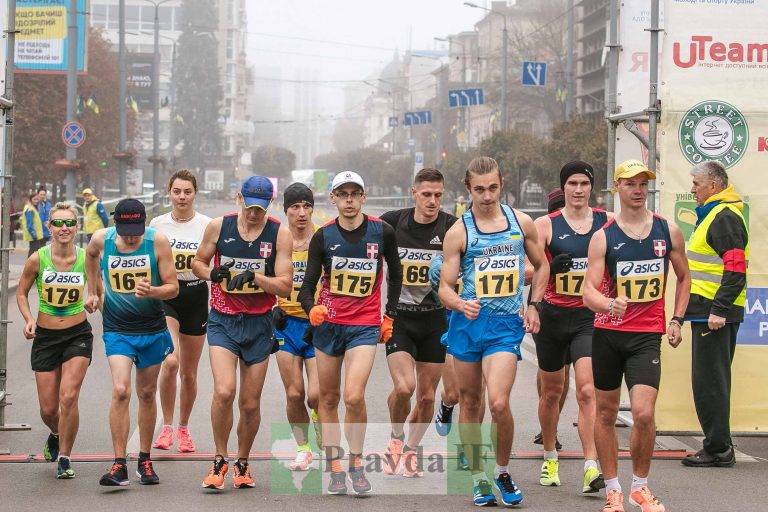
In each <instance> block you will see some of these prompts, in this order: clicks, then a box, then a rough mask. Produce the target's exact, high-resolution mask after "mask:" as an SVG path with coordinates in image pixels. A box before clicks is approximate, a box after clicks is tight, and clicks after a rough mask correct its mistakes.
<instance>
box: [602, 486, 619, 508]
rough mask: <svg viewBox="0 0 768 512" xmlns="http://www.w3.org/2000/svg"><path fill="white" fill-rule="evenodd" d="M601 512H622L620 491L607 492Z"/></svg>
mask: <svg viewBox="0 0 768 512" xmlns="http://www.w3.org/2000/svg"><path fill="white" fill-rule="evenodd" d="M602 512H624V495H623V494H622V493H621V491H616V490H613V491H607V492H606V493H605V505H603V508H602Z"/></svg>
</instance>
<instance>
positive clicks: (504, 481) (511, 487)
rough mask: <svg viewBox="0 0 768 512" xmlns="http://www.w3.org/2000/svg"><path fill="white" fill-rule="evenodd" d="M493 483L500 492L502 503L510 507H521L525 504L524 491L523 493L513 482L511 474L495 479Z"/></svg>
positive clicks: (503, 474) (501, 475)
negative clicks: (520, 505)
mask: <svg viewBox="0 0 768 512" xmlns="http://www.w3.org/2000/svg"><path fill="white" fill-rule="evenodd" d="M493 483H494V484H495V485H496V488H497V489H498V490H499V495H500V496H501V502H502V503H503V504H504V505H506V506H508V507H511V506H514V505H519V504H520V503H522V502H523V491H521V490H520V489H519V488H518V487H517V486H516V485H515V482H513V481H512V477H510V476H509V473H502V474H500V475H499V476H498V477H496V478H494V479H493Z"/></svg>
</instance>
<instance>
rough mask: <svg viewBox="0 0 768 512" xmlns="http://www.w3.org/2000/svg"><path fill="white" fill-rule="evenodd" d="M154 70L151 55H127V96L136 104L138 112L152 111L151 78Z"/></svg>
mask: <svg viewBox="0 0 768 512" xmlns="http://www.w3.org/2000/svg"><path fill="white" fill-rule="evenodd" d="M154 68H155V55H154V54H153V53H131V54H129V55H128V70H127V73H126V80H127V81H128V96H129V97H130V98H132V99H133V101H135V102H136V107H137V109H138V110H141V111H146V110H152V77H153V76H155V75H154Z"/></svg>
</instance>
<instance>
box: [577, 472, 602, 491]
mask: <svg viewBox="0 0 768 512" xmlns="http://www.w3.org/2000/svg"><path fill="white" fill-rule="evenodd" d="M601 489H605V479H604V478H603V475H600V476H598V477H597V478H595V479H594V480H592V481H591V482H589V488H588V489H582V490H581V492H582V493H584V494H592V493H595V492H600V490H601Z"/></svg>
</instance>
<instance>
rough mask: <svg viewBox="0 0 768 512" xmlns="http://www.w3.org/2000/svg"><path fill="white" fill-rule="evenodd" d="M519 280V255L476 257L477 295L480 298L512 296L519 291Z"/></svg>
mask: <svg viewBox="0 0 768 512" xmlns="http://www.w3.org/2000/svg"><path fill="white" fill-rule="evenodd" d="M519 282H520V258H519V257H518V256H485V257H481V258H475V295H476V296H477V298H478V299H481V298H485V297H488V298H493V297H510V296H512V295H514V294H515V293H517V286H518V284H519Z"/></svg>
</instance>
